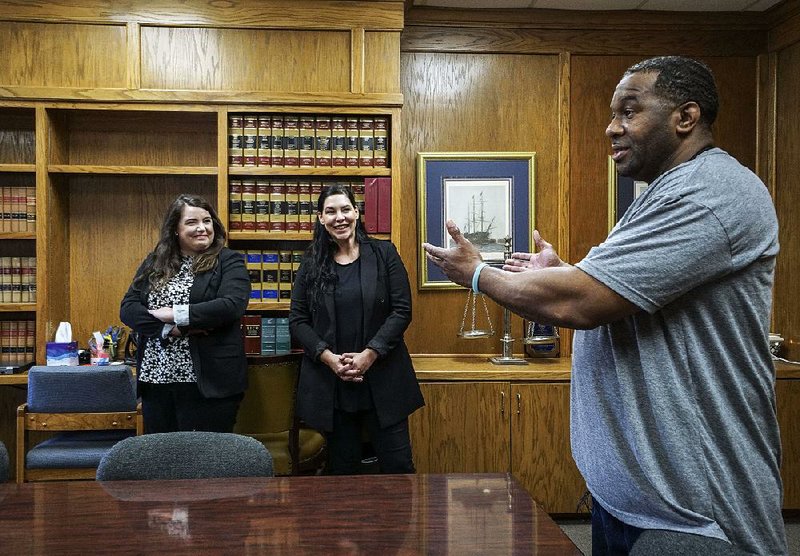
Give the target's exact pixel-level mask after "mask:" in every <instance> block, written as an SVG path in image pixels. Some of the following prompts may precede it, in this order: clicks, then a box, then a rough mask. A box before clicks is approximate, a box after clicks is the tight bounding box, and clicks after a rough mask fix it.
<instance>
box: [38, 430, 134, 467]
mask: <svg viewBox="0 0 800 556" xmlns="http://www.w3.org/2000/svg"><path fill="white" fill-rule="evenodd" d="M135 434H136V431H133V430H123V431H117V430H109V431H85V432H65V433H61V434H57V435H55V436H53V437H52V438H48V439H47V440H45V441H44V442H42V443H40V444H37V445H36V446H35V447H33V448H32V449H31V450H29V451H28V453H27V454H26V456H25V466H26V467H27V468H28V469H63V468H69V467H87V468H88V467H94V468H96V467H97V466H98V465H99V464H100V460H101V459H102V458H103V456H104V455H105V454H106V453H107V452H108V451H109V450H111V448H112V447H113V446H114V445H115V444H116V443H117V442H119V441H120V440H124V439H125V438H128V437H130V436H134V435H135Z"/></svg>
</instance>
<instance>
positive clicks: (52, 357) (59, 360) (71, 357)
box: [45, 341, 78, 367]
mask: <svg viewBox="0 0 800 556" xmlns="http://www.w3.org/2000/svg"><path fill="white" fill-rule="evenodd" d="M45 352H46V354H47V366H48V367H61V366H66V365H72V366H77V365H78V342H77V341H75V342H47V346H46V347H45Z"/></svg>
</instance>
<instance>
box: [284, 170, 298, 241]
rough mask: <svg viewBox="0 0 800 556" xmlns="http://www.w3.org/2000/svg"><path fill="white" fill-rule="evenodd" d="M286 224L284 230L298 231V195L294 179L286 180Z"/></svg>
mask: <svg viewBox="0 0 800 556" xmlns="http://www.w3.org/2000/svg"><path fill="white" fill-rule="evenodd" d="M285 191H286V200H285V201H284V202H285V203H286V205H285V206H286V215H285V218H286V225H285V227H284V228H285V230H286V231H287V232H290V233H297V232H299V231H300V215H299V211H300V206H299V204H300V197H299V194H298V183H297V180H296V179H288V180H286V188H285Z"/></svg>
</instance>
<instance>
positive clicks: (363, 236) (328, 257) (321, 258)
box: [303, 183, 369, 304]
mask: <svg viewBox="0 0 800 556" xmlns="http://www.w3.org/2000/svg"><path fill="white" fill-rule="evenodd" d="M332 195H346V196H347V198H348V199H349V201H350V203H351V204H352V205H353V206H354V207H355V206H356V198H355V196H354V195H353V191H352V190H351V189H350V188H349V187H348V186H346V185H342V184H340V183H334V184H332V185H329V186H327V187H325V188H324V189H323V190H322V193H320V195H319V199H317V214H322V210H323V208H324V207H325V200H326V199H327V198H328V197H330V196H332ZM360 216H361V215H359V219H358V220H357V221H356V242H357V243H362V242H364V241H368V240H369V236H368V235H367V231H366V230H365V229H364V225H363V223H362V221H361V217H360ZM338 248H339V246H338V244H337V243H336V241H335V240H334V239H333V238H332V237H331V235H330V234H329V233H328V230H326V229H325V226H323V225H322V223H321V222H320V221H319V218H317V220H316V221H315V222H314V239H312V240H311V244H310V245H309V246H308V248H307V249H306V252H305V254H304V256H303V258H304V260H303V263H304V265H305V267H306V268H305V270H306V272H305V285H306V289H307V290H308V293H309V298H310V300H311V303H312V304H316V303H317V302H318V301H319V297H320V295H321V294H322V292H324V291H325V290H327V289H329V288H332V287H333V286H335V285H336V282H338V280H339V277H338V276H337V275H336V269H335V268H334V266H333V255H334V253H336V251H337V249H338Z"/></svg>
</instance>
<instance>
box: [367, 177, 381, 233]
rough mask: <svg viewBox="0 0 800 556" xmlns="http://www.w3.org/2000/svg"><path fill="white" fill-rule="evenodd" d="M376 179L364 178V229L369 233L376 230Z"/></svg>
mask: <svg viewBox="0 0 800 556" xmlns="http://www.w3.org/2000/svg"><path fill="white" fill-rule="evenodd" d="M378 179H380V178H364V214H363V218H364V229H366V230H367V233H370V234H374V233H377V232H378Z"/></svg>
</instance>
